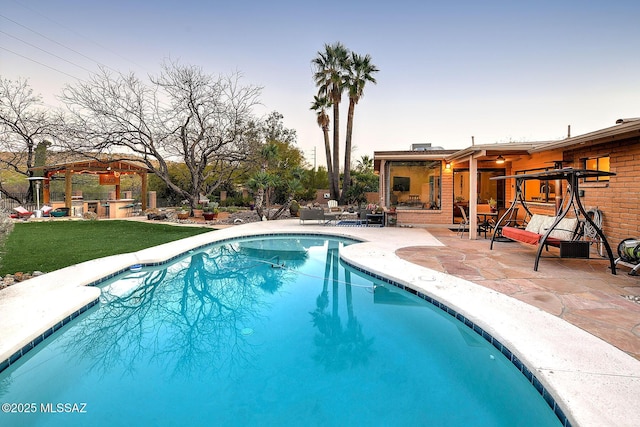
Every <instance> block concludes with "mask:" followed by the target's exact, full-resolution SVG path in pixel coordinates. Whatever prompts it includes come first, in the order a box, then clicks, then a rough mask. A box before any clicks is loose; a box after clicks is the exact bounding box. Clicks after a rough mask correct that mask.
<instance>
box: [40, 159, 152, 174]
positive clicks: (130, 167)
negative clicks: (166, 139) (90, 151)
mask: <svg viewBox="0 0 640 427" xmlns="http://www.w3.org/2000/svg"><path fill="white" fill-rule="evenodd" d="M31 170H34V171H35V170H41V171H43V174H44V175H45V176H51V175H55V174H57V173H64V172H66V171H67V170H70V171H71V172H72V173H78V174H82V173H88V174H108V173H113V172H119V173H120V174H125V175H126V174H129V173H148V172H149V169H148V168H147V167H146V166H145V165H144V163H142V162H139V161H132V160H96V159H86V160H77V161H73V162H66V163H59V164H54V165H46V166H39V167H34V168H31Z"/></svg>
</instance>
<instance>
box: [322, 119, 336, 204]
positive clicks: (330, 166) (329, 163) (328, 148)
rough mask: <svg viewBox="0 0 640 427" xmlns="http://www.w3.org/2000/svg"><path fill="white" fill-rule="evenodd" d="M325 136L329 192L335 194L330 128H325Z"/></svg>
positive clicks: (323, 130)
mask: <svg viewBox="0 0 640 427" xmlns="http://www.w3.org/2000/svg"><path fill="white" fill-rule="evenodd" d="M322 133H323V134H324V152H325V155H326V157H327V176H328V177H329V192H330V193H331V194H333V188H334V185H333V161H332V160H331V143H330V141H329V127H328V126H323V128H322Z"/></svg>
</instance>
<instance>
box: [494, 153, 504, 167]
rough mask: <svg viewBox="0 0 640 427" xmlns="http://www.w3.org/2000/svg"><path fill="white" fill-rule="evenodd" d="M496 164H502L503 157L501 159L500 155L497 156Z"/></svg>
mask: <svg viewBox="0 0 640 427" xmlns="http://www.w3.org/2000/svg"><path fill="white" fill-rule="evenodd" d="M496 164H498V165H502V164H504V157H502V156H501V155H500V156H498V158H496Z"/></svg>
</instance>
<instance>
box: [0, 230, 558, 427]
mask: <svg viewBox="0 0 640 427" xmlns="http://www.w3.org/2000/svg"><path fill="white" fill-rule="evenodd" d="M349 243H350V242H349V241H345V240H336V239H326V238H325V237H318V236H313V237H302V236H286V237H270V238H261V239H243V240H238V241H232V242H226V243H224V244H221V245H217V246H212V247H208V248H206V249H203V250H201V251H197V252H194V253H191V254H187V255H185V256H184V257H181V258H179V259H177V260H175V261H173V262H172V263H171V264H167V265H163V266H161V267H153V268H151V267H144V268H143V269H142V270H141V271H136V272H129V273H127V274H126V275H123V276H120V277H117V278H115V279H113V280H111V281H108V282H105V283H104V284H103V285H102V288H103V296H102V298H101V302H100V304H99V305H98V306H96V307H95V308H94V309H92V310H90V311H88V312H87V313H86V314H84V315H83V316H81V317H80V318H78V319H77V320H75V321H73V322H71V324H69V325H68V326H65V327H64V328H63V329H62V330H61V331H60V332H59V333H56V334H54V336H52V337H51V338H49V339H47V341H45V343H43V344H41V345H39V346H38V347H36V348H35V349H34V350H32V351H31V352H29V353H28V354H27V355H26V356H24V357H23V358H22V359H20V360H19V361H18V362H17V363H15V364H14V365H12V366H11V367H10V368H8V369H7V370H5V371H4V372H3V373H2V374H0V402H2V403H3V404H4V403H7V402H10V403H16V404H23V406H22V409H23V410H25V408H27V410H29V408H31V409H35V411H33V410H32V413H0V425H2V426H10V425H15V426H18V425H19V426H31V425H33V426H70V425H91V426H117V425H144V426H146V425H154V426H196V425H208V426H209V425H211V426H213V425H219V426H245V425H246V426H258V425H259V426H286V425H305V426H307V425H311V426H313V425H318V426H320V425H322V426H346V425H353V426H359V425H367V426H371V425H376V426H377V425H385V426H390V425H394V426H396V425H397V426H408V425H433V426H436V425H438V426H440V425H446V426H471V425H473V426H536V427H540V426H557V425H559V422H558V419H557V418H556V417H555V415H554V414H553V412H552V410H551V409H550V408H549V406H548V405H547V404H546V403H545V401H544V400H543V399H542V397H541V396H540V395H539V393H538V392H537V391H536V390H535V389H534V388H533V387H532V386H531V384H530V383H529V382H527V381H526V379H525V378H524V376H523V375H522V374H521V373H520V372H518V371H517V370H516V369H515V368H514V366H513V365H512V364H511V362H509V361H507V360H506V359H505V358H504V356H503V355H502V354H501V353H500V352H499V351H498V350H497V349H496V348H494V347H493V346H492V345H490V344H489V343H487V342H486V341H485V340H484V339H482V338H481V337H480V336H479V335H477V334H476V333H475V332H473V331H472V330H470V329H469V328H468V327H467V326H465V325H464V324H462V323H461V322H458V321H456V320H455V319H454V318H452V317H451V316H449V315H448V314H446V313H445V312H443V311H442V310H440V309H438V308H436V307H434V306H433V305H432V304H429V303H427V302H426V301H424V300H422V299H420V298H418V297H416V296H414V295H412V294H410V293H408V292H405V291H402V290H399V289H397V288H396V287H394V286H392V285H389V284H385V283H382V282H379V281H376V280H374V279H372V278H371V277H369V276H366V275H363V274H362V273H358V272H356V271H354V270H353V269H351V268H349V267H348V266H345V265H344V264H343V263H342V262H341V261H340V260H339V250H340V248H341V247H343V246H344V245H346V244H349ZM31 404H34V405H35V406H33V407H30V406H24V405H31ZM65 404H66V406H65ZM74 405H75V406H74ZM3 408H4V407H3ZM16 409H17V408H16ZM54 411H55V412H56V413H52V412H54Z"/></svg>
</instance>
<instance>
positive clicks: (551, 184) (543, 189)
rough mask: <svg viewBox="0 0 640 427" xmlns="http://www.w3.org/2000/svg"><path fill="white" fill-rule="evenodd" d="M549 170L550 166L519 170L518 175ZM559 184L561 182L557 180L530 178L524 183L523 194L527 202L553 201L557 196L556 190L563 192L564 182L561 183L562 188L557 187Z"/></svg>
mask: <svg viewBox="0 0 640 427" xmlns="http://www.w3.org/2000/svg"><path fill="white" fill-rule="evenodd" d="M547 170H549V168H540V169H528V170H524V171H517V172H516V175H518V174H526V173H536V172H544V171H547ZM558 184H559V183H558V182H556V181H548V180H545V181H542V180H539V179H528V180H526V181H524V182H523V183H522V192H523V194H522V196H523V197H524V200H525V201H527V202H543V203H548V202H552V201H554V200H555V198H556V191H558V192H559V193H562V184H560V188H556V185H558Z"/></svg>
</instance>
